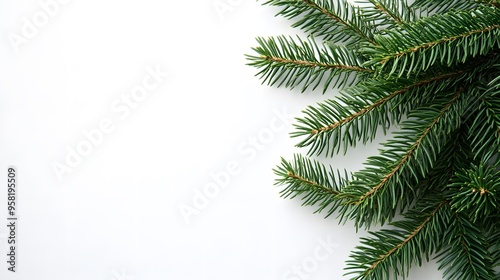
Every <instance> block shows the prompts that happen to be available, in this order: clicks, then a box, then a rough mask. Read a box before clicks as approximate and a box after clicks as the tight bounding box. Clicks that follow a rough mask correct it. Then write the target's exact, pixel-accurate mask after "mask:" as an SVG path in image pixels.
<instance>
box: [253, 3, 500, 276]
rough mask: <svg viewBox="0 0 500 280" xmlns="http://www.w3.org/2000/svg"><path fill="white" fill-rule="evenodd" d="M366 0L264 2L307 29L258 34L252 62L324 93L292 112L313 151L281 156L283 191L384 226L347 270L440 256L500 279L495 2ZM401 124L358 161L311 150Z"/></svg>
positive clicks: (466, 271) (499, 30)
mask: <svg viewBox="0 0 500 280" xmlns="http://www.w3.org/2000/svg"><path fill="white" fill-rule="evenodd" d="M357 3H359V6H358V5H354V4H351V2H348V1H346V0H329V1H328V0H314V1H313V0H295V1H280V0H272V1H266V2H265V3H264V4H265V5H270V6H276V7H278V8H279V9H280V11H279V12H278V15H280V16H284V17H285V18H288V19H290V20H292V21H293V27H298V28H300V29H302V30H303V31H304V32H306V33H308V34H309V35H310V36H309V37H308V38H305V39H304V38H300V37H296V38H291V37H284V36H277V37H271V38H258V39H257V43H258V46H257V47H255V48H254V51H255V54H254V55H248V59H249V65H252V66H254V67H256V68H258V69H259V72H258V74H257V75H258V76H259V77H260V78H261V79H262V80H263V82H266V83H267V84H269V85H275V86H285V87H287V88H290V89H293V88H296V87H299V88H300V89H301V90H302V91H305V90H307V89H311V90H315V89H317V88H320V89H321V91H322V92H323V94H325V96H326V100H325V101H324V102H322V103H320V104H317V105H316V106H309V107H307V108H306V109H305V110H304V111H303V116H302V117H299V118H297V123H296V124H295V131H293V132H292V133H291V136H292V137H295V138H298V139H299V141H298V144H297V146H299V147H304V148H307V156H302V155H295V157H294V158H293V159H292V160H290V161H287V160H285V159H282V162H281V165H280V166H278V167H277V168H276V169H275V173H276V175H277V176H278V179H277V181H276V184H277V185H279V186H282V187H283V189H282V191H281V195H282V196H284V197H289V198H300V199H302V201H303V205H307V206H313V207H315V209H316V211H315V212H324V213H326V216H330V215H332V214H334V213H336V214H337V215H338V219H339V221H340V222H342V221H346V220H353V221H354V222H355V225H356V227H364V228H366V229H370V228H371V227H372V226H374V225H386V226H387V227H386V228H384V229H382V230H380V231H375V232H371V236H370V237H368V238H364V239H361V244H360V245H359V246H358V247H357V248H356V249H355V250H354V251H353V253H352V255H351V258H350V259H349V260H348V261H347V267H346V270H347V274H346V275H349V276H350V277H352V279H377V280H381V279H389V278H390V277H395V278H405V277H406V276H407V275H408V273H410V268H411V266H412V265H422V263H423V262H424V260H428V259H429V258H430V257H431V256H434V257H435V258H436V260H437V262H438V263H439V269H440V270H442V271H443V278H444V279H453V280H459V279H460V280H462V279H463V280H472V279H477V280H479V279H500V275H498V271H499V266H500V245H499V243H500V241H499V240H500V233H499V232H500V211H499V209H500V207H499V206H500V156H499V154H500V2H498V1H497V0H415V1H413V3H409V2H407V1H406V0H358V1H357ZM332 88H339V89H340V90H341V92H340V95H337V96H328V95H327V94H329V91H330V90H331V89H332ZM392 127H396V128H397V129H395V131H394V132H393V133H392V138H391V139H389V140H387V141H386V142H385V143H382V145H381V148H380V152H379V154H378V155H376V156H371V157H368V159H367V160H366V161H365V163H364V167H363V168H362V169H361V170H358V171H355V172H352V173H348V172H346V171H343V172H340V171H337V170H334V169H332V168H331V167H328V166H325V165H324V164H322V163H320V162H319V161H318V160H315V159H311V158H310V157H311V156H319V155H324V156H327V157H334V158H335V156H336V155H337V154H339V153H346V152H347V151H348V150H349V149H350V148H353V147H356V145H357V144H360V143H361V144H366V143H368V142H371V141H374V140H375V139H376V137H377V134H378V133H384V134H385V133H387V132H388V131H389V128H392ZM495 273H497V274H495ZM334 278H335V277H334Z"/></svg>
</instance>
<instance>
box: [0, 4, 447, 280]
mask: <svg viewBox="0 0 500 280" xmlns="http://www.w3.org/2000/svg"><path fill="white" fill-rule="evenodd" d="M47 1H48V0H42V1H41V2H39V1H28V0H23V1H18V0H15V1H14V0H12V1H7V0H3V1H0V3H1V5H0V6H1V8H0V34H1V37H0V38H1V39H0V55H1V57H0V163H1V165H0V167H1V168H0V169H1V172H0V179H1V180H0V182H6V174H7V167H8V166H9V165H14V166H16V167H17V168H18V170H19V171H18V176H19V186H18V188H19V190H18V203H19V205H18V206H19V208H18V216H19V221H18V224H19V225H18V235H17V237H18V242H19V244H18V251H17V257H18V259H17V261H18V263H17V270H18V272H17V273H15V274H14V273H10V272H8V271H7V263H6V254H7V243H6V238H7V236H8V235H7V234H8V233H7V227H6V226H5V225H6V216H7V215H6V196H7V191H6V183H4V184H3V187H1V186H2V184H0V187H1V188H0V190H1V191H0V202H1V203H0V205H1V208H0V209H1V211H0V221H1V222H0V225H1V227H0V254H1V255H0V260H1V262H0V279H6V280H10V279H23V280H24V279H28V280H30V279H36V280H44V279H50V280H59V279H72V280H79V279H85V280H89V279H92V280H101V279H102V280H110V279H112V280H132V279H135V280H150V279H259V280H267V279H276V280H281V279H348V277H344V278H343V277H342V275H343V273H344V271H343V267H344V266H345V263H344V262H345V260H346V259H347V258H348V255H349V252H350V251H351V250H352V249H353V248H354V247H355V246H356V244H358V238H359V237H360V236H363V235H365V233H363V232H362V231H361V232H359V233H356V231H355V230H354V228H353V227H352V224H349V223H348V224H346V225H344V226H342V225H337V221H336V220H335V219H334V218H333V217H332V218H328V219H324V218H323V216H322V215H321V214H312V212H313V211H314V208H307V207H300V201H299V200H285V199H282V198H280V197H279V188H276V187H273V183H274V179H275V178H276V177H275V176H274V175H273V173H272V168H273V167H274V166H276V165H277V164H278V163H279V161H280V156H283V157H285V158H287V159H290V158H292V156H293V154H294V153H296V152H304V153H305V152H306V151H305V150H303V151H300V150H296V149H295V148H294V144H296V142H297V140H296V139H290V138H289V135H288V133H289V132H291V131H292V130H293V126H292V123H290V122H283V119H282V118H279V116H280V115H286V114H289V115H292V116H296V117H298V116H300V112H301V110H302V109H304V108H305V107H306V106H307V105H310V104H315V103H316V102H318V101H321V100H323V99H325V98H327V97H331V96H332V95H333V94H335V93H331V92H329V93H327V94H326V95H321V94H320V93H311V92H306V93H304V94H300V93H299V92H298V91H289V90H287V89H276V88H270V87H267V86H263V85H261V84H260V81H259V80H258V79H257V78H256V77H254V74H255V73H256V69H254V68H251V67H248V66H246V65H245V64H246V63H247V61H246V60H245V57H244V54H251V53H252V51H251V47H252V46H255V45H256V42H255V37H257V36H270V35H280V34H295V33H297V32H298V31H297V30H294V29H292V28H290V27H289V22H287V21H286V20H285V19H283V18H274V14H275V13H276V11H277V10H276V9H273V8H270V7H268V6H261V5H260V3H257V2H255V1H236V0H232V1H229V0H221V1H212V0H205V1H158V0H141V1H139V0H136V1H127V0H121V1H119V0H106V1H97V0H85V1H82V0H72V1H67V2H68V3H66V4H58V5H57V7H55V6H52V7H51V9H52V10H51V11H52V15H51V16H50V17H47V18H46V19H47V20H46V22H43V20H44V18H43V14H41V13H45V14H46V12H45V10H44V8H43V7H42V6H43V5H41V4H40V3H46V2H47ZM61 2H62V1H61ZM56 3H57V2H56ZM217 7H219V9H217ZM41 21H42V22H41ZM29 23H36V24H37V26H35V28H36V30H33V29H30V28H29V27H27V25H29ZM26 30H28V31H26ZM23 31H24V32H28V33H26V34H27V35H28V36H25V35H26V34H24V35H23ZM16 36H18V37H16ZM19 36H20V37H22V38H24V39H23V40H21V41H19ZM28 37H29V38H28ZM13 38H15V40H14V39H13ZM13 40H14V41H13ZM13 42H14V43H13ZM147 69H160V72H168V73H169V76H168V77H163V78H161V79H159V80H160V81H161V82H159V83H158V87H157V88H155V89H154V90H149V91H147V93H146V95H145V96H144V98H143V100H141V101H137V100H136V101H137V102H134V106H135V108H129V109H130V112H129V114H128V115H125V113H124V112H123V111H120V112H119V111H117V107H116V106H121V107H120V108H122V109H123V110H124V108H128V107H123V106H124V104H125V103H123V102H122V101H121V100H122V99H121V98H123V96H125V97H127V96H129V97H130V96H131V94H132V91H133V90H134V88H135V87H136V86H140V85H141V84H142V82H143V80H144V79H147V78H148V75H150V74H149V72H148V70H147ZM149 71H151V70H149ZM152 81H153V80H150V81H149V82H152ZM113 106H115V107H113ZM277 112H281V113H277ZM283 112H284V113H283ZM103 120H104V121H106V120H107V121H108V122H109V123H110V125H111V126H112V131H108V132H103V137H102V139H98V140H99V141H97V142H96V143H97V144H95V145H92V146H91V150H87V152H88V153H87V155H85V156H83V157H82V158H81V159H80V160H75V159H74V158H73V162H72V163H71V164H72V165H73V166H72V167H70V166H69V165H68V162H67V157H71V156H69V155H70V154H71V152H70V151H74V150H75V149H77V147H78V145H80V146H81V145H85V144H82V143H84V142H85V141H87V140H86V138H85V135H84V131H94V132H95V130H96V129H99V126H100V123H101V122H102V121H103ZM259 137H260V138H259ZM252 139H254V140H255V139H257V140H255V141H257V142H252V141H253V140H252ZM252 143H253V144H252ZM87 147H88V146H87ZM375 148H376V146H375V145H372V146H371V147H358V149H356V150H354V151H351V152H349V153H348V154H347V156H346V157H340V156H339V157H336V158H334V159H331V160H329V161H330V162H331V163H332V164H333V165H334V166H335V167H339V168H347V169H348V170H356V169H358V168H360V166H361V163H362V162H363V161H364V158H365V157H366V156H367V155H369V154H373V153H375ZM63 165H64V166H67V167H66V168H67V169H64V171H68V172H62V171H61V169H60V168H61V166H63ZM228 165H234V166H236V167H235V168H234V169H235V171H237V172H238V173H237V174H236V173H233V174H232V175H231V174H229V175H228V176H226V175H224V174H228V173H227V170H226V169H227V166H228ZM234 166H233V167H234ZM55 167H58V168H59V175H58V174H57V172H56V171H55ZM233 167H230V168H233ZM69 171H71V172H69ZM61 172H62V173H61ZM211 174H212V175H211ZM213 174H218V176H219V178H222V179H223V181H224V182H225V187H224V188H221V189H219V192H216V193H211V198H208V199H207V200H206V201H199V200H198V203H201V202H203V204H204V205H203V207H198V208H196V207H195V205H194V204H193V200H196V199H199V192H203V189H204V187H206V186H207V185H209V184H211V183H214V182H215V179H214V175H213ZM222 179H221V180H222ZM182 207H184V209H188V208H186V207H193V208H192V209H195V210H196V212H191V213H190V214H189V215H183V214H182V213H181V211H180V209H181V208H182ZM325 242H327V243H328V242H329V243H330V247H329V248H324V247H322V246H323V245H322V244H324V243H325ZM318 253H321V255H318ZM318 256H321V258H320V259H318ZM294 267H296V268H300V269H301V270H302V271H303V273H302V274H300V275H299V274H295V275H294V274H293V272H292V269H293V268H294ZM440 275H441V274H440V273H439V272H437V266H436V265H435V264H426V266H425V268H416V269H414V270H413V271H412V274H411V278H410V279H424V278H426V279H440V278H441V277H440Z"/></svg>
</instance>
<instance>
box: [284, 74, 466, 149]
mask: <svg viewBox="0 0 500 280" xmlns="http://www.w3.org/2000/svg"><path fill="white" fill-rule="evenodd" d="M463 73H464V70H462V69H458V70H454V71H451V72H438V73H432V72H429V73H428V74H427V75H425V76H422V77H418V78H416V79H413V80H405V79H399V80H398V81H397V82H396V81H393V82H392V83H388V82H387V80H382V81H378V80H370V81H367V82H366V83H361V84H358V85H357V86H356V87H353V88H348V89H346V90H345V91H344V92H343V93H342V95H341V97H339V98H338V101H337V100H327V101H325V102H324V103H322V104H319V106H318V107H313V106H309V107H308V108H307V109H306V110H305V111H304V114H305V115H306V117H304V118H299V119H298V122H299V124H298V125H296V132H294V133H292V137H304V136H305V138H304V139H303V140H302V141H301V142H299V143H298V144H297V146H298V147H307V146H308V147H310V148H309V152H308V153H309V154H310V155H312V154H318V155H319V154H320V153H322V152H323V151H324V150H326V151H325V154H326V155H330V156H333V154H334V153H338V152H339V151H340V148H341V147H343V148H344V151H347V147H348V145H350V146H355V145H356V142H357V141H360V140H362V142H363V143H366V142H368V141H371V140H372V139H373V138H374V137H375V136H376V133H377V130H378V129H379V126H382V128H385V127H386V126H387V125H388V124H389V123H399V121H400V119H401V117H402V116H404V115H406V114H407V113H408V112H409V111H410V110H411V109H412V108H415V107H418V106H419V104H423V103H425V102H429V101H430V99H432V98H434V97H435V96H434V95H429V93H430V92H439V91H443V90H446V87H447V86H450V83H456V81H457V80H456V79H457V78H458V77H459V76H460V75H462V74H463ZM410 100H411V101H412V105H411V106H407V104H408V102H407V101H410ZM402 104H404V105H403V106H400V105H402ZM398 107H399V108H398ZM341 132H342V133H343V136H342V137H339V134H340V133H341ZM384 132H385V131H384Z"/></svg>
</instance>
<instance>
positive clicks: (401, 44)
mask: <svg viewBox="0 0 500 280" xmlns="http://www.w3.org/2000/svg"><path fill="white" fill-rule="evenodd" d="M444 26H446V28H444ZM376 41H377V42H378V43H379V45H380V46H378V47H367V48H365V50H364V51H366V52H370V53H372V54H373V59H372V60H370V61H369V62H367V63H365V65H366V66H367V67H372V66H376V65H377V66H379V67H380V68H379V73H385V72H384V69H389V70H388V73H387V74H388V75H392V74H396V75H397V76H398V77H401V76H403V75H406V76H409V75H412V74H415V73H419V72H421V71H425V70H427V69H429V67H431V66H433V65H435V64H438V63H439V64H443V65H446V66H452V65H455V64H457V63H463V62H465V61H466V60H467V59H468V58H469V57H476V56H480V55H486V54H488V53H489V52H491V51H493V50H495V49H496V48H497V49H498V48H500V10H497V9H493V8H482V9H478V10H474V11H462V12H459V13H452V12H450V13H447V14H443V15H435V16H432V17H427V18H423V19H420V20H418V21H416V22H414V23H409V24H405V25H403V26H401V27H399V28H394V29H391V30H388V31H386V32H385V35H384V36H377V37H376ZM394 41H397V42H398V44H397V45H395V44H393V43H392V42H394Z"/></svg>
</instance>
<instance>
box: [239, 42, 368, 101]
mask: <svg viewBox="0 0 500 280" xmlns="http://www.w3.org/2000/svg"><path fill="white" fill-rule="evenodd" d="M257 42H258V43H259V46H258V47H255V48H253V50H254V51H255V52H256V53H257V54H258V55H257V56H255V55H247V58H248V60H250V63H249V65H251V66H255V67H256V68H258V69H261V70H260V72H258V73H257V74H256V75H257V76H260V77H261V78H262V82H263V83H265V82H267V84H268V85H277V86H278V87H280V86H282V85H284V86H286V87H288V88H291V89H293V88H295V87H297V86H301V87H302V92H304V91H305V90H306V89H308V88H309V87H312V89H313V90H314V89H316V87H318V85H319V84H320V83H321V82H323V92H325V91H326V90H328V89H330V88H333V87H337V86H338V87H344V86H346V85H350V84H352V83H354V82H356V80H357V79H356V78H359V79H363V77H364V76H366V75H368V74H371V73H373V72H374V70H372V69H369V68H366V67H363V66H362V63H363V61H360V59H359V57H358V56H356V55H355V54H354V53H352V51H349V50H348V49H347V48H346V47H344V46H336V45H332V44H324V45H323V46H322V47H320V46H318V43H317V42H316V41H315V40H314V38H308V39H307V40H301V39H300V38H298V37H297V39H293V38H291V37H290V38H287V37H285V36H279V37H270V38H268V39H264V38H257ZM323 78H325V80H322V79H323Z"/></svg>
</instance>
